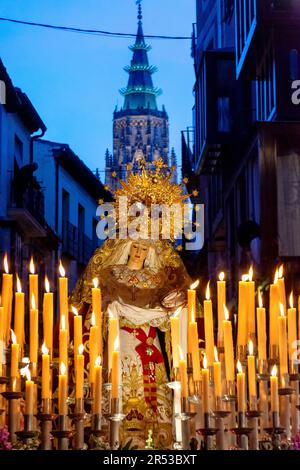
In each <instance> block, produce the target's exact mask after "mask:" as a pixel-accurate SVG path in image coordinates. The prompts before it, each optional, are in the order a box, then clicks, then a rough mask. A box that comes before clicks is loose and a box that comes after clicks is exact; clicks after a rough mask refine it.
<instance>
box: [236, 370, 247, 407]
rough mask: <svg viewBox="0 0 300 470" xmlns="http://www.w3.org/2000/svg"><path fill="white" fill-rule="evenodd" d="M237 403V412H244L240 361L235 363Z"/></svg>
mask: <svg viewBox="0 0 300 470" xmlns="http://www.w3.org/2000/svg"><path fill="white" fill-rule="evenodd" d="M237 369H238V373H237V402H238V411H239V412H240V413H241V412H244V411H245V406H246V389H245V373H244V372H243V369H242V365H241V363H240V361H237Z"/></svg>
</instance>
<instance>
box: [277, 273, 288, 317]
mask: <svg viewBox="0 0 300 470" xmlns="http://www.w3.org/2000/svg"><path fill="white" fill-rule="evenodd" d="M278 296H279V302H281V303H282V305H283V309H284V314H285V315H286V293H285V281H284V277H283V264H282V265H281V266H280V267H279V269H278Z"/></svg>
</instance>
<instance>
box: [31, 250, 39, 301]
mask: <svg viewBox="0 0 300 470" xmlns="http://www.w3.org/2000/svg"><path fill="white" fill-rule="evenodd" d="M29 271H30V274H29V299H32V295H34V298H35V305H36V308H37V309H38V308H39V277H38V275H37V274H35V266H34V262H33V258H32V257H31V260H30V263H29Z"/></svg>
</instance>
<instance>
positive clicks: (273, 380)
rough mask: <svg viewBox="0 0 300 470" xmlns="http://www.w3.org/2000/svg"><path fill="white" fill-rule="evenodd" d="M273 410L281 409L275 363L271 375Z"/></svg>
mask: <svg viewBox="0 0 300 470" xmlns="http://www.w3.org/2000/svg"><path fill="white" fill-rule="evenodd" d="M270 382H271V411H272V412H278V411H279V395H278V377H277V366H276V365H274V366H273V369H272V372H271V377H270Z"/></svg>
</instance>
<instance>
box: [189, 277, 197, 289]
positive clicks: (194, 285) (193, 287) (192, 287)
mask: <svg viewBox="0 0 300 470" xmlns="http://www.w3.org/2000/svg"><path fill="white" fill-rule="evenodd" d="M198 286H199V279H197V281H195V282H194V283H193V284H191V285H190V289H191V290H195V289H196V288H197V287H198Z"/></svg>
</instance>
